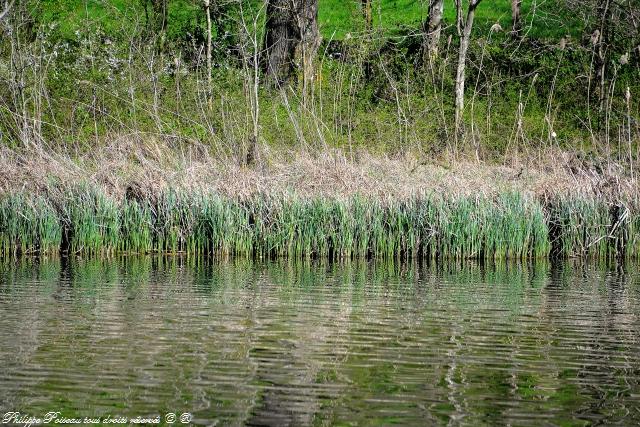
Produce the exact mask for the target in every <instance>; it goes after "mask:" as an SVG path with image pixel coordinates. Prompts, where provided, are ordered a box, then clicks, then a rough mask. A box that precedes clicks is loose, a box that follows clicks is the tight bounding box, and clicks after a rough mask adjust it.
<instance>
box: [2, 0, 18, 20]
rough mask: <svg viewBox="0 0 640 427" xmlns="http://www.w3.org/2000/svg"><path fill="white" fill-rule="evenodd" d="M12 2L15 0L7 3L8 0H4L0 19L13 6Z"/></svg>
mask: <svg viewBox="0 0 640 427" xmlns="http://www.w3.org/2000/svg"><path fill="white" fill-rule="evenodd" d="M13 3H15V0H11V3H9V0H7V1H5V2H4V10H3V11H2V12H0V21H2V20H3V19H4V17H5V15H6V14H7V13H9V10H11V8H12V7H13Z"/></svg>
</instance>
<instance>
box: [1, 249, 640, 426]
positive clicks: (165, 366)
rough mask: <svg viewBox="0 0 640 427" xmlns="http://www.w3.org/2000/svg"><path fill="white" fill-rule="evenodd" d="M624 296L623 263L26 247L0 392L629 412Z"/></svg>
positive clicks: (205, 406)
mask: <svg viewBox="0 0 640 427" xmlns="http://www.w3.org/2000/svg"><path fill="white" fill-rule="evenodd" d="M639 315H640V274H639V273H638V271H637V270H636V269H635V268H633V267H624V268H623V267H617V268H615V269H610V268H606V267H601V266H594V265H588V266H584V265H577V264H564V265H556V266H551V265H548V264H542V265H541V264H538V265H521V264H500V265H493V266H482V265H478V264H473V263H465V264H462V265H450V266H446V267H442V266H440V267H434V266H425V265H414V264H411V265H404V266H390V265H386V264H385V265H376V264H372V263H352V264H342V265H337V264H322V263H320V264H318V263H286V262H278V263H268V264H252V263H249V262H242V261H236V262H228V263H224V262H205V261H198V260H187V259H182V258H157V257H156V258H154V257H147V258H133V257H131V258H122V259H115V260H114V259H111V260H92V261H84V260H65V259H63V260H51V261H44V260H22V261H19V262H13V263H11V264H7V263H5V264H2V265H0V342H1V343H2V345H1V346H0V367H1V370H0V412H1V413H5V412H7V411H20V412H21V413H24V414H32V415H35V416H37V415H42V414H44V413H46V412H48V411H60V412H61V413H62V414H63V415H64V416H69V417H84V416H89V417H94V418H95V417H105V416H107V415H111V416H125V417H129V418H132V417H136V416H156V415H159V416H161V417H162V421H163V422H164V421H165V418H164V417H165V416H166V414H167V413H176V414H177V415H178V416H179V415H180V414H182V413H185V412H188V413H190V414H192V419H191V422H192V423H193V424H198V425H212V424H213V425H335V424H341V425H391V424H400V425H430V424H434V425H474V426H475V425H496V424H510V425H593V424H606V425H609V424H613V423H620V424H624V425H634V424H638V423H639V422H640V384H639V383H640V320H639ZM179 424H180V423H179V421H178V422H177V425H179Z"/></svg>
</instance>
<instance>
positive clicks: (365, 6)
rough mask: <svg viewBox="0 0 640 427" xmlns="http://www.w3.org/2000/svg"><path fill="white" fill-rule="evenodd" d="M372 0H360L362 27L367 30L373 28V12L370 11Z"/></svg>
mask: <svg viewBox="0 0 640 427" xmlns="http://www.w3.org/2000/svg"><path fill="white" fill-rule="evenodd" d="M371 1H372V0H362V15H363V17H364V27H365V29H366V30H367V31H371V30H372V29H373V13H372V11H371Z"/></svg>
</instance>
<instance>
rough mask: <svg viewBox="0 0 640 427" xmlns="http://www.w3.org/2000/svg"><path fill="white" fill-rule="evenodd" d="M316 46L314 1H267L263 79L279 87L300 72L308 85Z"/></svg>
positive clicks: (316, 20) (316, 33)
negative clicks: (264, 76) (264, 75)
mask: <svg viewBox="0 0 640 427" xmlns="http://www.w3.org/2000/svg"><path fill="white" fill-rule="evenodd" d="M319 45H320V34H319V31H318V0H269V3H268V4H267V21H266V28H265V57H264V58H263V69H264V71H265V74H266V77H267V79H269V80H270V81H272V82H274V83H276V84H278V85H280V84H283V83H286V82H287V81H289V79H291V77H292V76H293V75H294V74H295V73H296V72H301V73H302V77H303V79H304V81H305V82H307V83H308V82H309V81H310V79H312V77H313V60H314V58H315V55H316V53H317V50H318V46H319ZM307 83H305V84H307Z"/></svg>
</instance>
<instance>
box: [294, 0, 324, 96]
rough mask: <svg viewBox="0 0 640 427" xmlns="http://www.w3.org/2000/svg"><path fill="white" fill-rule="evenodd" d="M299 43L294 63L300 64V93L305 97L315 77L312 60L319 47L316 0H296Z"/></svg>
mask: <svg viewBox="0 0 640 427" xmlns="http://www.w3.org/2000/svg"><path fill="white" fill-rule="evenodd" d="M296 3H297V8H296V10H297V13H296V15H297V17H298V29H299V32H300V44H299V46H298V53H297V55H296V59H297V61H296V63H298V64H301V65H302V93H303V97H304V98H306V96H307V94H308V92H309V88H310V87H311V83H312V82H313V79H314V77H315V64H314V60H315V57H316V54H317V53H318V48H319V47H320V31H319V30H318V0H296Z"/></svg>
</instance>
